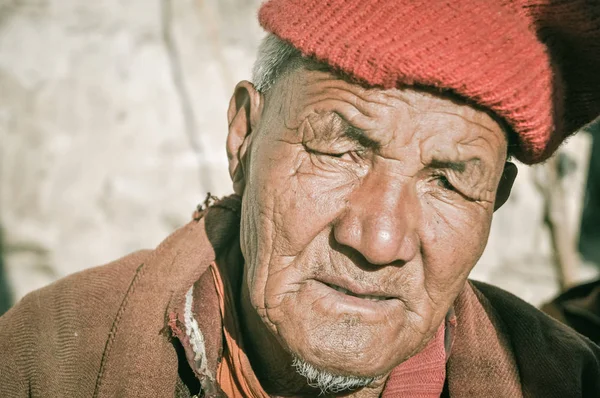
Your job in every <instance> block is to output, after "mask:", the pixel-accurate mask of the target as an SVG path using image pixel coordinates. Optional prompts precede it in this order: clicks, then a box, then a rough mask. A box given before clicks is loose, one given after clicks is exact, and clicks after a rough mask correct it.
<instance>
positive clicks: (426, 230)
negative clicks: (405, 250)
mask: <svg viewBox="0 0 600 398" xmlns="http://www.w3.org/2000/svg"><path fill="white" fill-rule="evenodd" d="M428 214H429V217H428V219H427V220H426V222H425V223H424V224H423V225H424V227H423V230H422V231H421V234H420V235H421V246H422V248H421V249H422V254H423V266H424V277H425V284H426V288H427V290H428V293H429V294H430V296H432V297H435V296H438V297H448V298H449V299H452V300H453V299H454V295H455V294H458V293H459V292H460V290H461V289H462V286H463V284H464V282H465V280H466V279H467V277H468V275H469V273H470V271H471V269H472V268H473V267H474V266H475V264H476V263H477V261H478V260H479V258H480V257H481V254H482V253H483V250H484V248H485V245H486V242H487V238H488V234H489V230H490V224H491V219H492V211H491V210H490V209H488V208H487V207H483V206H481V205H479V204H474V203H470V204H468V205H466V206H464V207H462V206H450V205H448V204H442V205H439V206H437V208H435V209H429V213H428ZM449 293H453V294H454V295H453V294H449Z"/></svg>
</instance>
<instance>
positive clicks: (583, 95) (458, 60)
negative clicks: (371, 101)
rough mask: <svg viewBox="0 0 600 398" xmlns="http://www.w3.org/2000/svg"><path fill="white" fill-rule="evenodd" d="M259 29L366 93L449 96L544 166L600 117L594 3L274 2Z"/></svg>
mask: <svg viewBox="0 0 600 398" xmlns="http://www.w3.org/2000/svg"><path fill="white" fill-rule="evenodd" d="M259 20H260V23H261V25H262V26H263V27H264V28H265V29H266V30H267V31H269V32H271V33H273V34H275V35H276V36H278V37H279V38H281V39H283V40H285V41H287V42H289V43H291V44H292V45H293V46H294V47H296V48H297V49H299V50H300V51H301V52H302V53H303V54H304V55H305V56H311V57H314V58H316V59H317V60H319V61H323V62H325V63H327V64H328V65H330V66H331V67H333V68H334V69H338V70H341V71H343V72H345V73H346V74H348V75H350V76H352V77H354V78H355V79H357V80H359V81H361V82H362V83H363V84H367V85H369V86H375V87H382V88H393V87H401V86H403V85H417V86H426V87H430V88H431V87H433V88H436V89H439V90H440V91H444V90H448V91H451V92H453V93H455V94H458V95H459V96H461V97H463V98H465V99H467V100H469V101H472V102H474V103H476V104H478V105H480V106H482V107H484V108H486V109H488V110H490V111H492V112H493V113H494V114H496V115H497V116H499V117H500V118H502V119H503V120H504V121H506V122H507V124H508V126H509V127H510V129H511V130H512V132H513V133H515V134H514V135H515V137H516V141H517V142H516V147H513V148H511V152H512V153H513V154H514V155H515V157H516V158H517V159H519V160H521V161H522V162H524V163H527V164H533V163H538V162H541V161H543V160H545V159H546V158H548V157H549V156H550V155H551V154H552V153H553V152H554V151H555V150H556V149H557V147H558V146H559V145H560V143H561V142H562V141H563V140H564V139H565V138H566V137H567V136H568V135H569V134H570V133H572V132H574V131H575V130H577V129H579V128H581V127H582V126H583V125H585V124H587V123H589V122H590V121H592V120H594V119H595V118H596V117H597V116H598V115H599V114H600V1H598V0H570V1H565V0H535V1H534V0H502V1H501V0H458V1H450V0H420V1H419V0H270V1H268V2H266V3H264V4H263V6H262V7H261V9H260V11H259Z"/></svg>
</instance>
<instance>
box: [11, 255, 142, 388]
mask: <svg viewBox="0 0 600 398" xmlns="http://www.w3.org/2000/svg"><path fill="white" fill-rule="evenodd" d="M149 253H151V252H148V251H140V252H136V253H133V254H130V255H128V256H126V257H123V258H121V259H119V260H117V261H114V262H112V263H110V264H106V265H103V266H99V267H95V268H90V269H87V270H85V271H81V272H78V273H75V274H72V275H70V276H67V277H65V278H63V279H60V280H58V281H56V282H54V283H52V284H50V285H48V286H46V287H44V288H42V289H39V290H36V291H34V292H31V293H29V294H28V295H26V296H25V297H24V298H23V299H22V300H21V301H20V302H18V303H17V304H16V305H15V306H14V307H13V308H11V309H10V310H8V312H6V313H5V314H4V315H3V316H2V317H0V351H2V352H3V353H4V354H3V357H2V359H0V396H15V397H18V396H21V395H22V392H23V391H25V390H27V389H30V390H31V392H32V396H38V395H39V396H44V393H43V392H44V391H46V392H50V395H52V393H56V394H58V392H59V391H60V394H65V393H66V392H65V391H67V390H68V389H69V387H73V386H74V384H73V380H72V379H69V377H71V376H72V375H74V374H77V377H78V383H77V386H78V387H77V388H79V390H80V391H78V392H77V393H75V392H73V393H74V395H73V396H84V395H86V394H88V393H90V394H91V392H93V391H92V389H93V386H94V383H95V378H96V373H97V370H98V368H99V366H100V361H101V358H102V352H103V347H104V345H105V343H106V340H107V338H108V336H109V334H110V330H111V327H112V324H113V322H114V320H115V318H116V316H117V313H118V310H119V308H120V306H121V303H122V301H123V299H124V298H125V297H126V296H127V290H128V287H129V286H130V285H131V281H132V280H133V279H134V277H135V274H136V272H138V271H139V269H140V267H141V265H142V264H143V262H144V260H145V259H146V258H147V257H148V254H149ZM65 378H66V379H65ZM63 379H64V380H63ZM67 379H69V380H67ZM27 386H29V387H27ZM38 390H39V391H38ZM36 391H38V393H39V394H37V393H36Z"/></svg>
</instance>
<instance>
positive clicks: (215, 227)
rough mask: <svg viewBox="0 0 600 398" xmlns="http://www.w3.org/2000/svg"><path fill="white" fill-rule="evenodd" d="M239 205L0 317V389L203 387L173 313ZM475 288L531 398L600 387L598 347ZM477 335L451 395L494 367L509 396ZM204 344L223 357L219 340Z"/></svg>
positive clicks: (13, 393) (223, 206) (184, 390)
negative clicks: (171, 323)
mask: <svg viewBox="0 0 600 398" xmlns="http://www.w3.org/2000/svg"><path fill="white" fill-rule="evenodd" d="M238 211H239V199H238V198H236V197H232V198H228V199H225V200H223V201H221V202H219V203H218V204H217V205H215V206H213V207H211V209H210V210H209V211H207V212H205V213H203V215H202V217H200V216H199V217H196V219H195V220H194V221H192V222H190V223H189V224H187V225H186V226H184V227H183V228H181V229H179V230H178V231H176V232H175V233H174V234H172V235H171V236H170V237H169V238H167V239H166V240H165V241H164V242H163V243H162V244H161V245H159V247H158V248H156V249H155V250H152V251H141V252H137V253H134V254H131V255H129V256H127V257H125V258H122V259H120V260H118V261H116V262H114V263H111V264H108V265H105V266H102V267H97V268H93V269H89V270H86V271H83V272H80V273H78V274H74V275H72V276H69V277H67V278H65V279H62V280H60V281H58V282H56V283H54V284H52V285H50V286H48V287H46V288H43V289H41V290H38V291H35V292H33V293H31V294H29V295H27V296H26V297H25V298H24V299H23V300H21V302H20V303H18V304H17V305H16V306H15V307H14V308H12V309H11V310H9V311H8V312H7V313H6V314H5V315H4V316H2V317H1V318H0V352H1V353H2V356H1V357H0V397H14V398H20V397H189V396H191V394H192V393H195V392H197V391H195V389H197V388H198V386H199V383H198V381H197V380H196V378H195V377H193V374H191V372H190V369H189V366H188V361H187V360H186V359H185V353H183V352H182V348H181V346H179V342H178V340H177V339H174V338H173V335H172V329H171V327H170V326H169V321H170V320H169V314H171V313H173V312H176V311H177V306H178V305H179V303H181V301H182V299H184V297H185V295H186V293H187V292H188V291H189V289H190V287H191V286H192V285H193V284H194V282H195V281H200V280H202V277H203V275H206V272H205V271H206V270H207V268H208V267H209V265H210V264H211V263H212V262H214V261H215V259H216V258H217V257H218V255H219V253H222V252H223V251H224V248H227V247H229V246H231V245H235V244H237V239H238V237H237V235H238V231H239V219H238V218H237V215H236V214H237V212H238ZM469 289H470V290H469ZM466 291H470V292H471V293H469V296H468V297H467V296H466V295H465V294H461V296H459V299H458V300H457V301H460V300H466V303H462V304H461V303H458V304H459V305H457V307H459V308H467V307H469V306H470V305H476V304H477V302H480V303H483V304H482V305H483V308H485V310H486V311H488V312H489V313H490V314H491V318H493V319H495V322H494V324H495V325H499V326H500V327H499V328H498V332H497V333H498V334H499V335H500V336H499V337H500V338H501V339H502V340H504V341H506V342H507V343H508V344H509V345H510V347H512V353H513V355H514V362H515V364H516V366H517V368H518V373H519V380H520V384H521V391H522V394H523V396H526V397H557V398H558V397H561V398H562V397H579V396H584V397H598V396H600V348H599V347H598V346H596V345H595V344H593V343H592V342H590V341H589V340H588V339H586V338H584V337H583V336H581V335H579V334H577V333H576V332H574V331H573V330H572V329H569V328H567V327H565V326H563V325H561V324H559V323H558V322H556V321H554V320H552V319H551V318H549V317H547V316H546V315H544V314H542V313H541V312H539V311H538V310H536V309H535V308H533V307H531V306H530V305H528V304H526V303H524V302H523V301H521V300H519V299H518V298H516V297H514V296H512V295H510V294H508V293H506V292H504V291H502V290H500V289H497V288H495V287H492V286H489V285H485V284H479V283H474V285H472V286H471V285H469V288H468V289H466ZM474 298H475V299H474ZM204 305H208V306H209V307H210V305H211V304H210V303H204ZM207 308H208V307H207ZM457 319H458V327H459V328H460V327H462V328H463V331H464V327H465V326H469V328H471V329H474V330H471V332H469V333H463V334H465V335H469V336H471V335H474V334H476V333H477V325H472V324H471V325H468V322H462V321H461V314H460V313H459V312H458V311H457ZM211 321H212V320H209V322H211ZM461 322H462V323H461ZM461 324H462V325H463V326H461ZM461 333H462V332H461V331H460V330H458V331H457V336H456V338H457V339H460V338H461V337H460V336H461ZM464 339H465V338H463V340H464ZM477 344H479V346H478V345H477ZM477 344H474V345H473V347H471V346H470V344H469V343H468V342H467V341H462V348H460V349H458V350H455V349H454V348H453V350H452V354H451V357H450V359H449V362H448V384H449V390H450V391H449V392H450V396H468V395H470V396H481V395H478V393H476V391H482V389H481V387H482V386H478V385H475V384H473V382H472V377H470V374H472V372H477V374H478V375H479V376H480V377H479V379H480V380H486V379H485V378H484V376H485V375H488V376H490V377H489V378H488V379H487V380H489V383H486V384H487V386H483V387H486V388H484V390H486V391H487V395H488V396H498V397H503V396H511V395H507V392H506V390H504V389H503V388H502V380H495V379H494V377H493V376H494V374H495V373H494V372H495V368H496V367H497V366H496V365H497V363H496V361H497V359H496V358H489V357H487V358H486V357H481V356H478V355H477V352H480V351H481V350H483V349H484V347H483V344H482V342H481V341H478V342H477ZM459 347H460V346H459ZM207 349H208V351H210V352H213V354H211V355H210V358H208V360H209V362H210V364H209V365H210V366H214V364H215V362H216V361H217V360H218V352H219V347H207ZM469 372H471V373H469ZM470 383H471V384H470ZM453 385H455V386H457V385H460V389H455V388H454V387H453ZM459 390H460V391H461V393H460V394H456V393H453V391H459ZM468 391H472V392H474V394H468Z"/></svg>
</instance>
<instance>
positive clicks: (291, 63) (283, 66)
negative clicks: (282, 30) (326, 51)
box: [252, 33, 316, 93]
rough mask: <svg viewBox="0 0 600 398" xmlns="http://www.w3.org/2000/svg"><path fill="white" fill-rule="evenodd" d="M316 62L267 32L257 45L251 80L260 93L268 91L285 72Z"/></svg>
mask: <svg viewBox="0 0 600 398" xmlns="http://www.w3.org/2000/svg"><path fill="white" fill-rule="evenodd" d="M309 63H316V62H315V61H312V60H311V59H310V58H307V57H304V56H303V55H302V53H300V51H299V50H298V49H296V48H295V47H294V46H292V45H291V44H289V43H287V42H285V41H283V40H281V39H280V38H278V37H277V36H275V35H273V34H271V33H269V34H267V36H265V38H264V39H263V40H262V42H261V43H260V46H259V47H258V55H257V57H256V62H255V63H254V67H253V68H252V82H253V83H254V87H255V88H256V89H257V90H258V91H259V92H261V93H264V92H266V91H268V90H269V89H270V88H271V87H273V85H274V84H275V82H276V81H277V79H278V78H279V77H280V76H282V75H283V74H284V73H285V72H288V71H290V70H293V69H295V68H298V67H299V66H303V65H307V64H309Z"/></svg>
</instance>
